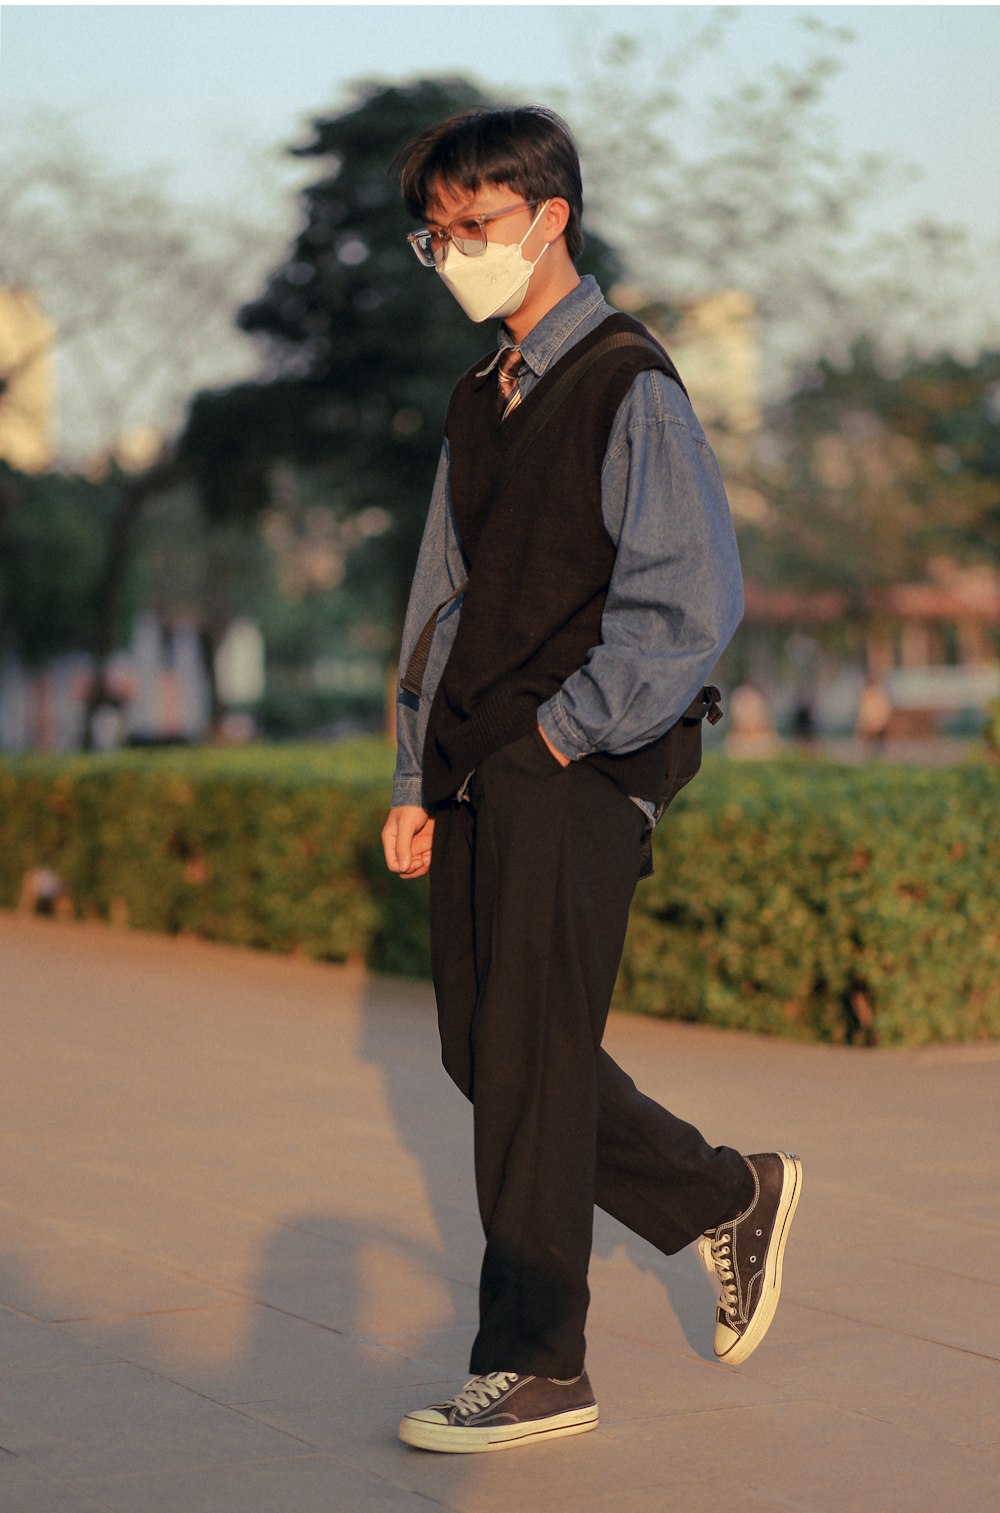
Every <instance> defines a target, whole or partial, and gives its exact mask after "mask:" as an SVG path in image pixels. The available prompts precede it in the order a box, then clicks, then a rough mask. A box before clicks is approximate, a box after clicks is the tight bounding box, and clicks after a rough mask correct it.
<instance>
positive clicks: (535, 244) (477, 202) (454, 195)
mask: <svg viewBox="0 0 1000 1513" xmlns="http://www.w3.org/2000/svg"><path fill="white" fill-rule="evenodd" d="M523 200H524V195H523V194H519V193H518V191H517V190H516V189H511V188H510V187H509V185H507V184H480V186H479V188H478V190H477V191H476V193H475V194H472V193H471V192H470V191H469V190H466V189H458V190H450V189H447V188H446V187H445V186H444V185H443V184H441V183H438V184H436V185H435V189H434V196H433V198H432V199H431V201H430V203H429V204H428V206H427V226H428V229H429V230H431V231H439V230H444V229H445V228H446V227H450V229H451V230H452V231H453V232H454V233H455V235H456V236H462V235H463V226H462V224H461V223H462V217H463V216H465V217H469V218H470V219H471V218H472V217H474V216H477V215H491V214H492V213H493V212H494V211H495V210H506V209H507V208H508V207H509V206H511V205H517V204H519V203H521V202H522V201H523ZM537 209H538V207H537V206H536V207H535V209H534V210H532V209H531V208H530V207H529V206H528V205H525V206H524V209H523V210H515V211H514V212H513V213H512V214H511V215H504V216H501V217H500V218H499V219H498V220H495V221H490V222H488V223H487V227H486V238H487V241H488V242H490V243H496V244H500V243H506V244H511V243H517V242H520V241H522V239H524V238H525V237H526V235H527V233H528V228H529V227H530V226H531V222H532V220H533V219H534V216H535V214H536V213H537ZM477 230H478V227H476V226H475V223H474V222H473V225H472V227H471V228H470V229H469V231H468V232H467V233H466V234H468V235H475V234H476V232H477ZM544 245H545V229H544V218H543V220H542V221H539V223H538V225H537V226H535V227H534V229H533V230H532V231H531V234H530V235H527V240H525V242H524V246H523V248H522V249H521V250H522V252H523V253H524V256H525V257H526V258H527V259H528V260H529V261H532V262H533V261H534V260H535V259H536V258H537V257H538V256H539V255H540V253H541V250H542V247H543V246H544Z"/></svg>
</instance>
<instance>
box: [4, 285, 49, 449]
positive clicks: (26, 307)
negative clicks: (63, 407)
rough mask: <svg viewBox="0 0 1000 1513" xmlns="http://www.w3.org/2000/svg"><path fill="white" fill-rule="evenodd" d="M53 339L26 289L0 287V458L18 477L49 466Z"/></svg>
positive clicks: (46, 322) (36, 305) (29, 292)
mask: <svg viewBox="0 0 1000 1513" xmlns="http://www.w3.org/2000/svg"><path fill="white" fill-rule="evenodd" d="M55 334H56V333H55V327H54V326H53V325H52V323H51V321H49V320H48V319H47V318H46V316H45V315H44V313H43V311H42V309H41V306H40V305H39V304H38V301H37V300H36V299H35V296H34V295H33V294H32V293H31V291H30V289H22V288H4V287H2V286H0V458H2V459H3V460H4V461H5V462H7V463H9V464H10V466H11V467H13V468H17V469H18V470H19V471H20V472H22V473H42V472H44V471H45V469H46V468H47V467H50V466H51V464H52V458H53V454H54V433H55V394H56V385H55V358H54V351H53V348H54V343H55Z"/></svg>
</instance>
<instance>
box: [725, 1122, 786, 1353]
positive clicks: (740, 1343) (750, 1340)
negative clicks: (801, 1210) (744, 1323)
mask: <svg viewBox="0 0 1000 1513" xmlns="http://www.w3.org/2000/svg"><path fill="white" fill-rule="evenodd" d="M777 1154H778V1155H780V1156H781V1165H782V1182H781V1198H780V1199H779V1201H778V1212H777V1214H776V1216H775V1221H774V1233H773V1234H772V1236H771V1244H770V1245H769V1247H768V1250H767V1254H766V1255H765V1257H764V1289H765V1290H764V1296H763V1298H762V1299H761V1302H760V1304H759V1306H758V1308H757V1312H756V1313H755V1314H754V1316H753V1319H752V1320H751V1322H750V1324H749V1325H748V1327H747V1330H746V1332H745V1334H742V1335H741V1336H740V1337H739V1339H737V1340H736V1341H734V1343H733V1344H732V1345H731V1346H730V1347H729V1349H728V1350H727V1351H725V1352H724V1354H722V1355H719V1353H718V1351H716V1355H717V1356H718V1359H719V1360H720V1361H722V1362H723V1363H724V1364H725V1365H726V1366H741V1365H742V1364H743V1362H744V1361H745V1360H746V1359H747V1357H748V1356H751V1355H753V1353H754V1351H755V1350H756V1349H757V1346H758V1345H759V1344H760V1342H761V1340H762V1339H763V1338H764V1336H765V1334H766V1333H767V1331H768V1330H769V1329H770V1327H771V1322H772V1320H773V1319H774V1315H775V1311H776V1310H777V1307H778V1299H779V1298H780V1297H781V1273H782V1266H783V1263H784V1259H785V1246H786V1245H787V1243H788V1231H789V1229H790V1228H791V1225H792V1220H793V1219H794V1217H795V1210H796V1209H797V1208H798V1206H799V1197H800V1196H801V1193H802V1162H801V1161H800V1160H799V1158H798V1156H791V1155H786V1154H784V1153H783V1152H780V1151H779V1152H777ZM713 1269H714V1268H713Z"/></svg>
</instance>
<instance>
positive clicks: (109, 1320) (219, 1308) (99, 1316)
mask: <svg viewBox="0 0 1000 1513" xmlns="http://www.w3.org/2000/svg"><path fill="white" fill-rule="evenodd" d="M245 1306H246V1305H245V1304H243V1303H197V1304H193V1305H192V1306H191V1307H188V1308H137V1309H136V1310H135V1311H134V1312H123V1313H81V1314H73V1315H71V1316H69V1317H67V1318H64V1319H38V1322H39V1323H40V1324H116V1323H119V1322H122V1321H125V1320H128V1319H157V1318H162V1317H164V1316H165V1315H166V1316H169V1315H171V1314H180V1313H230V1312H232V1311H233V1309H235V1308H243V1307H245ZM26 1317H28V1318H36V1317H37V1315H36V1314H28V1315H26Z"/></svg>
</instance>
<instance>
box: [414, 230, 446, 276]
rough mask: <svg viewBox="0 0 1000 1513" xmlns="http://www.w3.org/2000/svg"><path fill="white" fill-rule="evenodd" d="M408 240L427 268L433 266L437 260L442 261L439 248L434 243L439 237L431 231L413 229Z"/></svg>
mask: <svg viewBox="0 0 1000 1513" xmlns="http://www.w3.org/2000/svg"><path fill="white" fill-rule="evenodd" d="M406 240H407V241H408V242H409V244H410V246H411V247H412V248H413V250H414V252H415V253H416V255H417V257H418V258H419V259H420V261H421V262H422V263H423V265H424V267H425V268H433V267H434V264H435V263H436V262H440V261H441V258H440V255H439V254H438V249H437V248H436V247H435V245H434V243H435V241H436V240H437V238H435V237H433V236H432V235H431V233H430V232H429V231H411V232H410V233H409V234H408V236H407V238H406Z"/></svg>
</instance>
